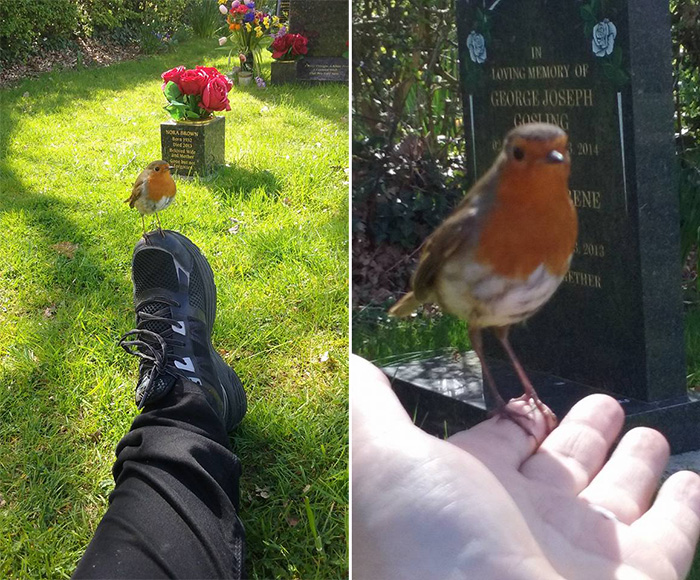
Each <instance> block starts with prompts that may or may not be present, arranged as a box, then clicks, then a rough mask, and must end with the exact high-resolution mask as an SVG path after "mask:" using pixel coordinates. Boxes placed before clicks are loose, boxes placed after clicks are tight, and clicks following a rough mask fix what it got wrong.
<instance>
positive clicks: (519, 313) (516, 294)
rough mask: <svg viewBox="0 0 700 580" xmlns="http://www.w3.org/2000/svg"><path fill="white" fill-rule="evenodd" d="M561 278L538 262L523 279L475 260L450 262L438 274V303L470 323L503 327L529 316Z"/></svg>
mask: <svg viewBox="0 0 700 580" xmlns="http://www.w3.org/2000/svg"><path fill="white" fill-rule="evenodd" d="M562 279H563V277H562V276H555V275H553V274H551V273H550V272H549V271H548V270H547V268H545V266H544V264H540V266H538V267H537V268H536V269H535V271H534V272H532V274H530V276H529V277H528V278H527V280H513V279H510V278H504V277H503V276H499V275H498V274H494V273H493V272H492V271H491V269H490V268H488V267H485V266H482V265H480V264H478V263H476V262H468V263H465V262H461V263H459V262H456V261H453V262H450V263H448V264H447V265H446V266H445V269H444V270H443V275H442V276H440V277H439V282H438V288H437V294H438V296H437V297H438V302H439V304H440V305H441V306H442V307H443V308H444V309H445V310H447V311H448V312H451V313H452V314H455V315H456V316H459V317H460V318H464V319H465V320H469V321H470V322H471V323H472V324H475V325H478V326H481V327H489V326H507V325H510V324H515V323H517V322H521V321H523V320H525V319H526V318H529V317H530V316H532V315H533V314H534V313H535V312H536V311H537V310H538V309H539V308H541V307H542V305H544V304H545V303H546V302H547V300H549V299H550V298H551V297H552V294H554V292H555V291H556V289H557V288H558V287H559V284H561V281H562Z"/></svg>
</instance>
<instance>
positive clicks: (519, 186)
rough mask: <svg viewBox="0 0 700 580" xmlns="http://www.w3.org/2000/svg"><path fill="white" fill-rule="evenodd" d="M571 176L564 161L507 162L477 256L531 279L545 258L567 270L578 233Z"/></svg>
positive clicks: (557, 269)
mask: <svg viewBox="0 0 700 580" xmlns="http://www.w3.org/2000/svg"><path fill="white" fill-rule="evenodd" d="M568 177H569V167H568V165H567V166H564V165H563V164H562V165H546V164H537V165H534V166H532V167H527V168H514V167H509V166H508V165H506V166H505V167H504V169H503V173H502V175H501V179H500V181H499V185H498V189H497V192H496V199H495V201H494V204H493V206H492V207H491V208H490V211H489V213H488V214H487V216H485V218H484V223H483V227H482V230H481V234H480V237H479V242H478V244H477V251H476V255H475V258H476V260H477V261H478V262H480V263H481V264H484V265H487V266H489V267H491V268H492V269H493V271H494V272H496V273H497V274H500V275H502V276H506V277H508V278H512V279H519V280H525V279H527V278H528V277H529V276H530V274H532V272H534V271H535V270H536V269H537V268H538V267H539V266H540V265H541V264H544V266H545V267H546V268H547V270H548V271H549V272H550V273H551V274H554V275H556V276H563V275H564V274H566V272H567V270H568V268H569V260H570V258H571V255H572V253H573V251H574V247H575V245H576V237H577V235H578V222H577V218H576V210H575V208H574V206H573V204H572V202H571V198H570V196H569V191H568Z"/></svg>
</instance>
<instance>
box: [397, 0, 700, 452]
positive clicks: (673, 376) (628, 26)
mask: <svg viewBox="0 0 700 580" xmlns="http://www.w3.org/2000/svg"><path fill="white" fill-rule="evenodd" d="M457 24H458V38H459V52H460V67H461V68H460V81H461V89H462V97H463V104H464V125H465V129H466V138H467V152H466V153H467V159H468V170H470V173H471V178H472V180H473V181H475V180H476V179H478V178H479V177H480V176H481V175H483V173H484V172H485V171H486V170H487V169H488V168H489V167H490V165H491V163H492V162H493V160H494V158H495V156H496V155H497V154H498V152H499V151H500V148H501V143H502V138H503V136H504V135H505V134H506V133H507V132H508V131H509V130H510V129H511V128H512V127H513V126H515V125H519V124H522V123H526V122H538V121H541V122H549V123H554V124H557V125H559V126H561V127H562V128H564V129H565V130H566V131H567V132H568V133H569V137H570V152H571V158H572V171H571V180H570V195H571V198H572V200H573V202H574V205H575V206H576V208H577V212H578V217H579V238H578V244H577V247H576V251H575V255H574V258H573V260H572V264H571V270H570V272H569V274H568V275H567V277H566V279H565V281H564V283H563V284H562V286H561V287H560V289H559V290H558V291H557V293H556V295H555V296H554V298H553V299H552V300H551V302H550V303H549V304H547V305H546V306H545V307H544V308H543V309H542V311H540V312H539V313H538V314H536V315H535V316H534V317H533V318H532V319H530V320H529V321H527V323H525V324H524V325H521V326H519V327H517V328H514V329H513V331H512V333H511V340H512V343H513V346H514V349H515V351H516V352H517V353H518V355H519V357H520V360H521V362H522V363H523V365H524V366H525V367H526V368H527V369H528V370H529V371H530V372H531V373H533V377H532V378H533V383H534V384H535V386H536V388H539V387H540V385H542V384H546V383H548V382H549V383H551V379H548V378H546V377H560V378H561V380H560V382H561V385H559V388H560V389H561V390H562V392H568V393H570V395H568V396H567V395H565V398H566V399H567V400H566V401H560V402H559V403H557V404H554V405H553V406H554V407H558V408H555V409H554V410H555V411H558V412H559V413H561V412H563V411H566V410H567V409H568V408H569V407H570V406H571V405H572V404H573V403H574V402H575V400H576V399H578V398H580V397H581V396H582V394H583V393H585V392H586V389H588V392H591V391H604V392H609V393H611V394H613V395H614V396H616V397H617V398H618V399H620V400H622V401H625V402H628V403H629V404H631V405H632V408H633V409H634V413H632V412H630V411H629V409H628V416H631V415H635V417H637V419H638V421H637V423H640V422H641V423H644V418H643V417H644V414H645V409H646V410H647V411H649V412H650V413H651V412H653V414H654V417H657V418H658V417H659V416H660V415H659V410H662V411H664V410H669V411H668V412H669V413H670V415H667V416H666V417H667V418H666V419H665V420H666V421H668V422H674V421H676V420H681V419H680V417H681V416H683V417H684V418H685V420H690V419H692V420H693V421H695V422H697V421H698V420H700V404H697V403H694V402H691V401H690V399H689V397H688V393H687V389H686V381H685V362H684V345H683V322H682V301H681V289H680V268H681V264H680V250H679V231H678V230H679V225H678V224H679V220H678V203H677V190H676V184H675V179H674V166H675V159H674V155H675V152H674V143H673V121H672V119H673V101H672V75H671V41H670V18H669V13H668V3H667V2H663V1H660V0H607V1H602V0H585V1H581V0H560V1H558V2H556V5H555V3H554V2H552V0H457ZM487 334H488V333H487ZM487 350H488V353H489V355H490V356H491V357H502V356H504V355H503V354H502V351H501V350H500V348H499V345H497V344H496V341H495V340H491V341H490V342H488V343H487ZM433 364H434V363H433ZM496 366H497V365H496ZM393 372H394V374H396V372H398V374H399V375H400V376H399V379H400V380H402V376H403V373H402V372H400V371H396V369H393ZM436 376H438V375H436ZM535 377H536V378H537V380H535ZM407 382H408V383H410V382H411V381H410V379H409V380H408V381H407ZM555 382H556V381H555ZM538 383H539V384H538ZM499 386H501V387H502V388H503V390H504V391H505V392H506V394H507V395H508V396H517V395H520V394H521V393H522V387H521V386H520V385H519V383H518V381H517V380H508V379H507V377H506V378H504V379H502V380H501V381H500V383H499ZM542 388H543V389H545V392H543V393H542V394H543V399H544V400H545V402H551V397H552V394H551V393H552V390H551V389H547V388H546V387H542ZM672 409H675V411H673V410H672ZM674 417H675V419H674ZM640 418H641V419H640ZM648 422H652V423H654V424H655V425H657V426H659V425H660V424H659V422H658V421H651V420H650V421H648ZM661 430H662V431H663V429H661ZM688 430H690V431H692V433H689V435H688V438H687V439H686V440H681V439H678V440H673V441H671V443H672V446H673V447H674V450H679V449H681V448H683V449H685V448H687V446H688V445H690V446H691V447H700V430H698V428H697V427H696V423H689V424H688Z"/></svg>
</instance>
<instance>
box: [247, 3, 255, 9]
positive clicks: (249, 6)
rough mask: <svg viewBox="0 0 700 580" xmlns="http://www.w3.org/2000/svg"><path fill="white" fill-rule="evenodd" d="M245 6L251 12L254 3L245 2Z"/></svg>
mask: <svg viewBox="0 0 700 580" xmlns="http://www.w3.org/2000/svg"><path fill="white" fill-rule="evenodd" d="M245 5H246V6H247V7H248V8H250V9H251V10H253V9H254V8H255V2H246V3H245Z"/></svg>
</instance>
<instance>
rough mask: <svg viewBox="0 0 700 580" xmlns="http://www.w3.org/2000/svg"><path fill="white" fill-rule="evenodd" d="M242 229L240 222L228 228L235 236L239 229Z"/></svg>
mask: <svg viewBox="0 0 700 580" xmlns="http://www.w3.org/2000/svg"><path fill="white" fill-rule="evenodd" d="M240 229H241V226H240V224H236V225H235V226H233V227H232V228H229V229H228V233H229V234H231V235H232V236H235V235H236V234H237V233H238V230H240Z"/></svg>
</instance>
